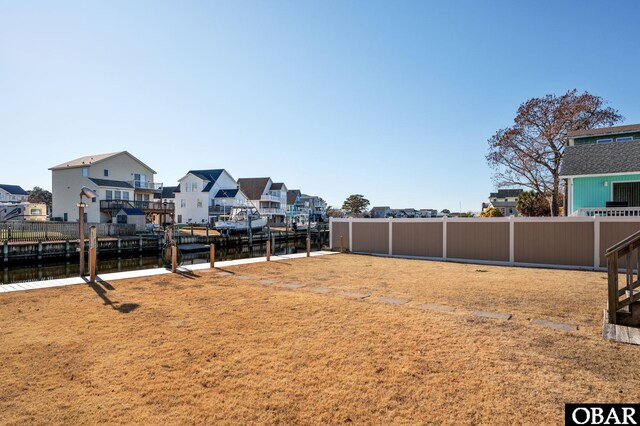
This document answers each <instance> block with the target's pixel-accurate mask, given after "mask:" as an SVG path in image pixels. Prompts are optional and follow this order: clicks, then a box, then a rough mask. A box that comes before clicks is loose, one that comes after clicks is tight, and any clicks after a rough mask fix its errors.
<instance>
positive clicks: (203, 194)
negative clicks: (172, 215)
mask: <svg viewBox="0 0 640 426" xmlns="http://www.w3.org/2000/svg"><path fill="white" fill-rule="evenodd" d="M178 182H179V185H178V187H177V189H176V190H174V191H173V195H174V197H175V198H174V201H175V209H176V222H177V223H194V224H212V223H213V222H215V221H216V220H217V219H218V217H219V216H220V215H223V214H225V213H229V211H230V210H231V208H232V207H233V206H235V205H244V204H246V202H247V197H246V196H245V194H244V193H243V192H242V191H241V190H239V188H238V183H237V182H236V180H235V179H234V178H233V177H232V176H231V175H230V174H229V172H227V171H226V170H224V169H209V170H189V171H188V172H187V174H186V175H185V176H184V177H182V178H181V179H180V180H179V181H178ZM165 195H167V199H170V198H169V194H168V193H167V194H163V199H164V196H165Z"/></svg>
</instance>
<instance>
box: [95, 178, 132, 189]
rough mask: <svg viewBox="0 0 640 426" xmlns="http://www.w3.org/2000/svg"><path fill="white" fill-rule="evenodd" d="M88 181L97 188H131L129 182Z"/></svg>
mask: <svg viewBox="0 0 640 426" xmlns="http://www.w3.org/2000/svg"><path fill="white" fill-rule="evenodd" d="M89 180H90V181H91V182H93V183H95V184H96V185H98V186H110V187H113V188H133V186H132V185H131V184H130V183H129V182H125V181H123V180H109V179H96V178H89Z"/></svg>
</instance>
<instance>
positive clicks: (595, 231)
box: [593, 215, 640, 269]
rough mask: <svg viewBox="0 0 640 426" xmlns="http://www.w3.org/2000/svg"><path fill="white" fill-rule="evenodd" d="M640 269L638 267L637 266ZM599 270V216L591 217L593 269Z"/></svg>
mask: <svg viewBox="0 0 640 426" xmlns="http://www.w3.org/2000/svg"><path fill="white" fill-rule="evenodd" d="M639 267H640V266H639ZM598 268H600V216H599V215H594V216H593V269H598Z"/></svg>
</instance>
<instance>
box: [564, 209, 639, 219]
mask: <svg viewBox="0 0 640 426" xmlns="http://www.w3.org/2000/svg"><path fill="white" fill-rule="evenodd" d="M571 216H582V217H591V216H640V207H591V208H583V209H578V210H576V211H575V212H573V214H572V215H571Z"/></svg>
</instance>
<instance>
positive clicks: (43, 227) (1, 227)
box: [0, 221, 136, 241]
mask: <svg viewBox="0 0 640 426" xmlns="http://www.w3.org/2000/svg"><path fill="white" fill-rule="evenodd" d="M92 225H95V227H96V229H97V231H98V236H99V237H124V236H130V235H135V234H136V226H135V225H130V224H117V223H95V224H93V223H86V224H85V229H84V232H85V236H88V235H89V227H90V226H92ZM78 230H79V227H78V224H77V223H74V222H23V221H7V222H0V241H61V240H71V239H77V238H78V235H79V232H78Z"/></svg>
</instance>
